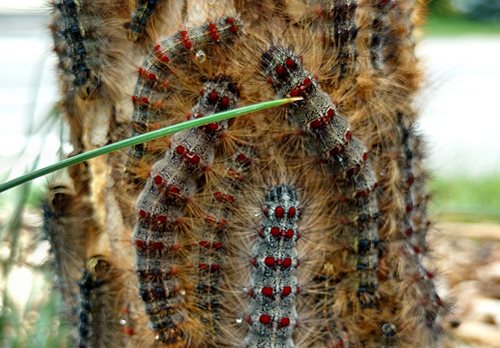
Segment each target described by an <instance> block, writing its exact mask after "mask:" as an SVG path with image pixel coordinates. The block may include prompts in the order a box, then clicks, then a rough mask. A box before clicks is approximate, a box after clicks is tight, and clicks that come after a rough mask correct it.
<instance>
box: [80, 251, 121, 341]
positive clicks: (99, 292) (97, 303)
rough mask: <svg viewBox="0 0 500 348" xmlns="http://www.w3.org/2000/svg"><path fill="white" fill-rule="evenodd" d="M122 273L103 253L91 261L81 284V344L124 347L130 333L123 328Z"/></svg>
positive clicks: (88, 262)
mask: <svg viewBox="0 0 500 348" xmlns="http://www.w3.org/2000/svg"><path fill="white" fill-rule="evenodd" d="M119 276H120V273H119V272H118V271H117V270H116V269H115V268H114V267H113V266H112V265H111V264H110V263H109V262H108V261H106V260H105V259H104V258H103V257H102V256H94V257H92V258H90V259H89V260H88V261H87V265H86V268H85V270H84V272H83V275H82V278H81V279H80V280H79V282H78V286H79V287H80V313H79V317H80V324H79V328H78V331H79V344H78V347H80V348H86V347H110V346H112V345H117V346H124V344H125V341H126V337H127V336H126V335H125V334H124V332H122V331H121V330H120V324H119V321H118V317H117V316H116V314H117V313H118V312H117V309H118V308H120V305H121V303H120V300H121V298H120V297H116V293H117V291H119V285H120V283H119V282H118V281H117V280H118V278H119Z"/></svg>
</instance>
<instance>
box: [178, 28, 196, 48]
mask: <svg viewBox="0 0 500 348" xmlns="http://www.w3.org/2000/svg"><path fill="white" fill-rule="evenodd" d="M179 35H180V36H181V42H182V45H183V46H184V48H185V49H187V50H190V49H191V48H192V47H193V43H192V42H191V40H189V33H188V32H187V31H186V30H183V31H181V32H180V33H179Z"/></svg>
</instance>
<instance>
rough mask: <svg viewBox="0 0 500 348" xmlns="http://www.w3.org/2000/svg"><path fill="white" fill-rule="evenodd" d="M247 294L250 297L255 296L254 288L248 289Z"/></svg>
mask: <svg viewBox="0 0 500 348" xmlns="http://www.w3.org/2000/svg"><path fill="white" fill-rule="evenodd" d="M247 295H248V296H249V297H254V295H255V292H254V290H253V289H252V288H250V289H248V290H247Z"/></svg>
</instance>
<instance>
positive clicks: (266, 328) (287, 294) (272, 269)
mask: <svg viewBox="0 0 500 348" xmlns="http://www.w3.org/2000/svg"><path fill="white" fill-rule="evenodd" d="M264 215H265V218H264V220H263V221H262V230H261V233H262V234H261V238H260V239H257V240H256V242H255V244H254V246H253V253H252V254H253V257H254V258H253V261H252V262H253V264H254V266H255V267H254V268H253V270H252V275H251V290H250V291H252V294H253V295H252V299H251V300H250V305H249V308H248V316H249V319H248V320H249V331H248V333H247V336H246V337H245V345H246V346H247V347H291V346H293V341H292V334H293V328H294V326H295V325H296V323H297V313H296V309H295V297H296V296H297V294H298V292H299V291H300V290H298V289H299V288H298V286H297V278H296V277H295V276H294V273H295V269H296V268H297V267H298V266H299V262H298V258H297V251H296V250H295V244H296V242H297V240H298V238H299V237H300V234H299V232H298V229H297V224H296V222H297V220H298V219H299V216H300V208H299V202H298V197H297V192H296V190H295V189H294V188H293V187H290V186H287V185H280V186H275V187H272V188H271V189H270V191H269V192H268V193H267V195H266V203H265V206H264Z"/></svg>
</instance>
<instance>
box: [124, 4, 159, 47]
mask: <svg viewBox="0 0 500 348" xmlns="http://www.w3.org/2000/svg"><path fill="white" fill-rule="evenodd" d="M162 2H166V1H161V0H160V1H158V0H139V1H138V2H137V5H136V8H135V10H134V12H133V13H132V18H131V20H130V22H129V23H126V24H125V28H127V29H128V38H129V40H132V41H137V40H138V39H139V38H140V37H142V36H143V35H144V34H145V30H146V25H147V24H148V22H149V20H150V17H151V16H152V15H153V13H154V11H155V10H157V7H158V6H160V5H161V4H162Z"/></svg>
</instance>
